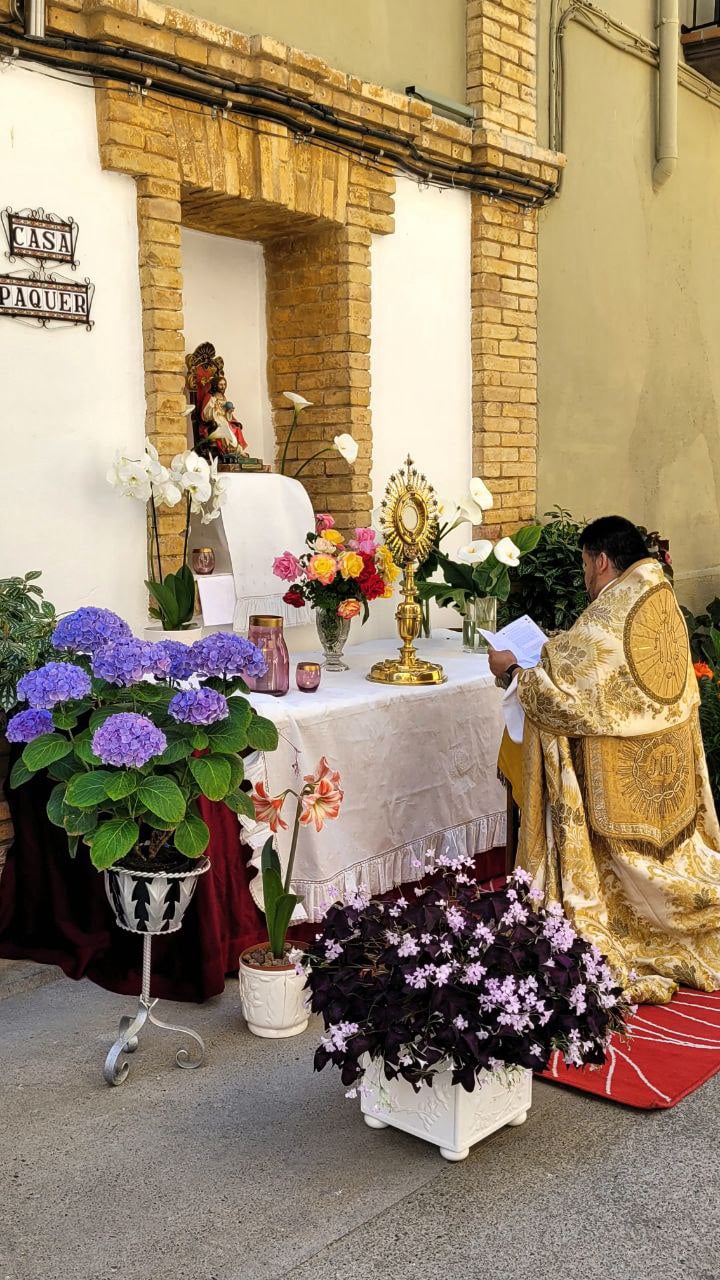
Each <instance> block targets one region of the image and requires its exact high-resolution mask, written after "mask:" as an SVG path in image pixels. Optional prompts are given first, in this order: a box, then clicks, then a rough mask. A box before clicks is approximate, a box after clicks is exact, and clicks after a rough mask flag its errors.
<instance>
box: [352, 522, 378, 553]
mask: <svg viewBox="0 0 720 1280" xmlns="http://www.w3.org/2000/svg"><path fill="white" fill-rule="evenodd" d="M349 546H351V547H352V549H353V551H359V552H361V553H363V554H364V555H366V556H372V555H374V554H375V552H376V551H377V534H376V532H375V530H374V529H356V530H355V537H354V538H352V539H351V540H350V543H349Z"/></svg>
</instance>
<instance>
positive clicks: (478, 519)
mask: <svg viewBox="0 0 720 1280" xmlns="http://www.w3.org/2000/svg"><path fill="white" fill-rule="evenodd" d="M459 510H460V515H461V516H462V518H463V520H469V521H470V524H482V522H483V518H484V512H483V509H482V507H481V506H478V504H477V502H476V501H475V499H474V498H472V497H471V496H470V494H468V496H467V497H466V498H463V500H462V502H461V503H460V508H459Z"/></svg>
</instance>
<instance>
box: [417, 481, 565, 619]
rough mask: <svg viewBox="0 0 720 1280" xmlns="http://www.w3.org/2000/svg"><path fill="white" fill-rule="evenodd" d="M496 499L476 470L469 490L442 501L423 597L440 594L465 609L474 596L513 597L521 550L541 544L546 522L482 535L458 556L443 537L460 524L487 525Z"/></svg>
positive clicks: (440, 600) (436, 597)
mask: <svg viewBox="0 0 720 1280" xmlns="http://www.w3.org/2000/svg"><path fill="white" fill-rule="evenodd" d="M492 505H493V496H492V494H491V492H490V490H489V489H488V487H487V485H486V484H485V483H484V481H483V480H481V479H480V477H479V476H473V478H472V480H471V481H470V485H469V488H468V493H467V494H466V496H465V497H464V498H463V499H462V500H461V501H459V502H456V501H453V500H452V499H442V498H441V499H440V500H439V501H438V517H439V532H438V542H437V547H436V549H435V551H433V552H432V553H431V555H430V556H429V557H428V559H427V560H426V561H425V564H424V565H423V566H422V577H421V579H420V580H419V581H418V592H419V595H420V598H421V599H422V600H425V601H428V600H433V599H434V600H437V602H438V604H440V605H443V606H446V605H449V606H452V607H453V608H455V609H457V610H458V612H460V613H464V612H465V608H466V605H467V602H468V600H477V599H481V598H483V597H486V596H495V597H496V598H497V599H498V600H507V598H508V596H509V594H510V572H509V571H510V569H514V568H516V567H517V565H519V563H520V558H521V556H524V555H526V554H527V553H528V551H532V550H533V549H534V548H535V547H536V546H537V544H538V541H539V538H540V533H541V526H540V525H539V524H530V525H525V526H524V527H523V528H521V529H517V530H516V531H515V532H514V533H513V535H512V538H509V537H504V538H500V539H499V540H498V541H497V542H495V543H493V542H492V540H491V539H490V538H478V539H476V540H475V541H474V542H468V543H466V544H465V545H464V546H462V547H460V549H459V551H458V552H457V554H456V557H455V559H452V558H451V557H450V556H448V555H446V554H445V553H444V552H443V551H442V550H441V545H440V544H441V543H442V541H443V540H444V538H446V537H447V535H448V534H449V533H452V531H453V530H454V529H457V528H458V526H459V525H461V524H466V523H469V524H471V525H476V526H477V525H480V526H481V525H482V524H483V523H484V521H485V512H486V511H489V510H490V509H491V508H492Z"/></svg>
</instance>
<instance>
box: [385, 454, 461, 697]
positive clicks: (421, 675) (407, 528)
mask: <svg viewBox="0 0 720 1280" xmlns="http://www.w3.org/2000/svg"><path fill="white" fill-rule="evenodd" d="M381 511H382V517H381V523H382V532H383V537H384V539H385V543H386V545H387V547H388V550H389V551H390V553H391V555H392V558H393V560H394V561H395V563H396V565H398V567H399V568H400V569H402V570H403V585H402V596H403V598H402V600H401V602H400V604H399V605H398V607H397V609H396V611H395V618H396V621H397V628H398V632H399V635H400V639H401V640H402V648H401V649H400V657H399V658H386V659H385V661H384V662H376V663H375V665H374V666H373V667H371V669H370V671H369V672H368V677H367V678H368V680H374V681H375V682H376V683H377V684H406V685H407V684H443V683H444V681H445V680H446V679H447V676H446V675H445V672H444V671H443V669H442V667H440V666H438V665H437V663H435V662H427V661H426V660H425V659H424V658H419V657H418V654H417V651H416V649H415V646H414V645H413V640H417V638H418V636H419V635H420V628H421V626H422V610H421V608H420V605H419V604H418V599H417V590H416V587H415V568H416V566H417V565H419V564H422V562H423V560H426V559H427V557H428V556H429V554H430V552H431V551H432V548H433V547H434V546H435V543H436V540H437V531H438V527H437V501H436V498H435V493H434V490H433V487H432V485H431V484H430V483H429V482H428V481H427V480H426V478H425V476H423V475H420V473H419V472H418V471H417V470H416V468H415V464H414V463H413V460H412V458H407V459H406V461H405V468H404V470H400V471H396V472H395V473H394V474H393V475H391V477H390V479H389V481H388V486H387V489H386V490H385V497H384V498H383V500H382V503H381Z"/></svg>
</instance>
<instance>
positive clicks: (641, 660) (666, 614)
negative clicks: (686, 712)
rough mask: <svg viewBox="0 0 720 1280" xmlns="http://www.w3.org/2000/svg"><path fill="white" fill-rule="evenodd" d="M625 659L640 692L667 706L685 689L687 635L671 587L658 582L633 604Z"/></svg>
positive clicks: (626, 633)
mask: <svg viewBox="0 0 720 1280" xmlns="http://www.w3.org/2000/svg"><path fill="white" fill-rule="evenodd" d="M625 658H626V661H627V664H628V666H629V668H630V670H631V672H632V674H633V677H634V679H635V680H636V682H637V684H638V685H639V686H640V688H641V689H642V691H643V693H645V694H647V696H648V697H649V698H653V699H654V700H655V701H656V702H663V703H665V704H666V705H668V706H669V705H670V704H671V703H673V702H677V701H678V699H679V698H681V697H682V695H683V693H684V692H685V685H686V683H687V675H688V638H687V630H686V628H685V623H684V621H683V617H682V614H681V613H680V610H679V609H678V607H677V604H676V602H675V597H674V595H673V593H672V590H671V589H670V587H669V586H667V585H666V584H665V583H662V582H661V583H659V584H658V586H657V587H653V588H652V590H651V591H648V592H646V593H645V595H644V596H642V598H641V599H640V600H638V602H637V604H635V605H633V608H632V609H631V610H630V612H629V614H628V616H627V621H626V623H625Z"/></svg>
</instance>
